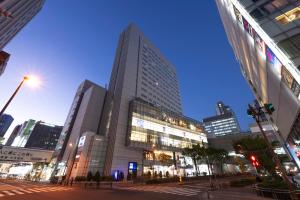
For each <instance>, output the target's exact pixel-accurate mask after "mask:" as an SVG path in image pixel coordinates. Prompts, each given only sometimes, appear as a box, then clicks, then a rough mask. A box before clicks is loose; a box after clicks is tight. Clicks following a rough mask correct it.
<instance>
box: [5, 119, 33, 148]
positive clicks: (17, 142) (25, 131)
mask: <svg viewBox="0 0 300 200" xmlns="http://www.w3.org/2000/svg"><path fill="white" fill-rule="evenodd" d="M35 122H36V121H35V120H33V119H29V120H28V121H25V122H24V123H23V124H22V126H21V128H20V130H19V132H18V135H17V136H16V137H15V139H14V141H13V142H12V144H11V146H14V147H24V146H25V144H26V142H27V140H28V138H29V136H30V134H31V131H32V130H33V128H34V125H35Z"/></svg>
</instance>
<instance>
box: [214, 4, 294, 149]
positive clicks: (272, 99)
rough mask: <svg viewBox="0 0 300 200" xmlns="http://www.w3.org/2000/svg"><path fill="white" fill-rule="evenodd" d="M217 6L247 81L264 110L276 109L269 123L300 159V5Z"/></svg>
mask: <svg viewBox="0 0 300 200" xmlns="http://www.w3.org/2000/svg"><path fill="white" fill-rule="evenodd" d="M216 3H217V6H218V9H219V12H220V16H221V18H222V21H223V25H224V28H225V31H226V34H227V37H228V40H229V42H230V44H231V46H232V48H233V51H234V54H235V56H236V58H237V60H238V62H239V63H240V66H241V71H242V74H243V76H244V77H245V79H246V80H247V81H248V83H249V86H250V87H251V89H252V91H253V94H254V95H255V97H256V99H257V101H258V102H259V103H260V105H263V104H264V103H272V104H273V105H274V108H275V112H274V113H273V114H272V116H270V119H269V120H270V121H271V122H272V123H273V125H274V126H275V130H278V131H277V132H278V133H279V135H280V137H281V138H283V139H284V140H285V141H288V143H289V144H292V145H288V146H290V147H295V149H294V150H293V151H296V152H299V155H300V148H299V144H300V134H299V131H298V130H299V129H300V115H299V111H300V96H299V94H300V84H299V83H300V72H299V69H300V68H299V67H300V29H299V27H300V15H299V12H300V11H299V10H300V1H299V0H216Z"/></svg>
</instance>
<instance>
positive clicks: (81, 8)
mask: <svg viewBox="0 0 300 200" xmlns="http://www.w3.org/2000/svg"><path fill="white" fill-rule="evenodd" d="M130 22H133V23H135V24H136V25H137V26H139V28H140V29H141V30H142V31H143V32H144V33H145V35H146V36H147V37H148V38H149V39H150V40H151V41H152V42H153V43H154V45H155V46H157V47H158V48H159V49H160V50H161V52H162V53H163V54H164V55H165V56H166V57H167V58H168V59H169V60H170V61H171V62H172V63H173V64H174V65H175V66H176V69H177V74H178V78H179V84H180V89H181V96H182V101H183V109H184V114H185V115H187V116H189V117H192V118H195V119H198V120H202V118H204V117H208V116H212V115H214V114H215V104H216V102H217V101H219V100H222V101H224V103H225V104H227V105H230V106H231V107H232V108H233V110H234V111H235V112H236V114H237V116H238V119H239V121H240V124H241V127H242V128H243V129H247V128H248V124H249V123H251V122H252V119H251V118H249V117H248V116H247V115H246V106H247V104H248V103H249V102H251V101H252V100H253V96H252V93H251V91H250V89H249V87H248V85H247V83H246V81H245V80H244V78H243V77H242V75H241V72H240V68H239V65H238V63H237V61H236V60H235V57H234V54H233V52H232V49H231V47H230V45H229V43H228V40H227V37H226V35H225V32H224V28H223V25H222V23H221V19H220V17H219V13H218V10H217V7H216V5H215V1H214V0H201V1H199V0H190V1H184V0H178V1H174V0H164V1H161V0H106V1H104V0H84V1H83V0H81V1H80V0H48V1H46V3H45V5H44V7H43V9H42V10H41V12H40V13H39V14H38V15H37V16H36V17H35V18H34V19H33V20H32V21H31V22H30V23H29V24H28V25H27V26H26V27H25V28H24V29H23V30H22V31H21V32H20V33H19V34H17V36H16V37H15V38H14V39H13V40H12V41H11V42H10V43H9V44H8V45H7V46H6V48H5V49H4V50H6V51H7V52H9V53H11V59H10V61H9V64H8V66H7V69H6V71H5V73H4V74H3V75H2V76H1V77H0V91H1V92H0V106H2V105H4V103H5V101H6V100H7V99H8V98H9V96H10V94H11V93H12V92H13V90H14V89H15V87H16V86H17V84H18V82H19V81H20V79H21V78H22V75H23V74H26V73H34V74H37V75H38V76H40V77H41V79H42V81H43V85H42V86H41V88H39V89H35V90H33V89H30V88H29V87H28V86H27V87H24V88H22V90H21V91H20V93H19V94H18V95H17V96H16V98H15V99H14V101H13V102H12V104H11V105H10V107H9V108H8V109H7V113H9V114H11V115H13V117H14V118H15V121H14V124H13V126H15V125H16V124H18V123H22V122H24V121H25V120H28V119H30V118H32V119H36V120H43V121H45V122H48V123H54V124H57V125H63V124H64V121H65V119H66V117H67V114H68V111H69V108H70V106H71V103H72V100H73V97H74V95H75V91H76V89H77V87H78V85H79V84H80V83H81V82H82V81H83V80H84V79H89V80H91V81H93V82H95V83H98V84H100V85H102V86H104V85H105V84H107V83H108V82H109V77H110V72H111V68H112V63H113V60H114V56H115V50H116V46H117V42H118V37H119V34H120V32H121V31H122V30H123V29H124V28H125V27H126V26H127V25H128V24H129V23H130ZM12 128H13V127H11V128H10V130H9V134H10V131H11V130H12ZM7 135H8V134H7ZM7 135H6V136H7Z"/></svg>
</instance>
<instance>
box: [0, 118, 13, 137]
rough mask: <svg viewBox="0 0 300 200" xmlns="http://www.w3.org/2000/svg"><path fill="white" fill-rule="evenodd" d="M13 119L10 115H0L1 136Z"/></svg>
mask: <svg viewBox="0 0 300 200" xmlns="http://www.w3.org/2000/svg"><path fill="white" fill-rule="evenodd" d="M13 121H14V118H13V117H12V116H11V115H7V114H3V115H1V116H0V137H3V136H4V135H5V133H6V131H7V129H8V128H9V127H10V125H11V123H12V122H13Z"/></svg>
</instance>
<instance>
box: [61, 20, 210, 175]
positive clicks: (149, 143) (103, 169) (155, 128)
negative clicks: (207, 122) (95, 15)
mask: <svg viewBox="0 0 300 200" xmlns="http://www.w3.org/2000/svg"><path fill="white" fill-rule="evenodd" d="M85 85H86V83H83V84H82V86H80V88H79V89H78V91H77V94H76V96H75V99H74V102H73V104H72V107H71V110H70V113H69V116H68V118H67V120H66V123H65V127H64V129H63V133H62V136H61V138H62V140H60V143H59V145H58V146H57V149H58V150H59V149H61V150H62V151H61V152H62V154H61V156H59V157H61V158H62V159H61V162H60V163H59V164H58V168H59V169H62V170H59V171H60V172H58V173H56V174H57V175H58V176H61V175H64V174H66V175H67V177H76V176H85V175H86V174H87V172H88V171H91V172H93V173H95V172H96V171H99V172H100V174H101V175H107V176H108V175H114V176H115V177H125V178H126V176H127V175H128V174H129V176H128V177H134V176H137V175H139V176H140V175H142V173H151V174H152V175H154V174H155V173H156V174H158V173H160V172H161V173H162V174H163V176H166V174H168V173H169V174H170V175H174V174H178V173H182V174H183V173H185V172H184V170H183V169H184V167H183V165H189V166H192V165H193V162H192V160H191V159H188V158H186V159H185V160H184V158H183V157H182V155H181V152H182V149H183V148H185V147H191V146H192V145H193V144H202V145H206V144H207V138H206V135H205V134H204V130H203V127H202V124H201V122H199V121H197V120H193V119H191V118H188V117H185V116H183V115H182V107H181V100H180V93H179V87H178V80H177V76H176V71H175V68H174V66H173V65H172V64H171V63H170V62H169V61H168V60H167V59H166V58H165V57H164V56H163V55H162V53H161V52H160V51H159V50H158V49H157V48H156V47H155V46H154V45H153V44H152V43H151V42H150V41H149V40H148V39H147V38H146V37H145V36H144V34H143V33H142V32H141V31H140V30H138V28H137V27H136V26H134V25H132V24H131V25H129V26H128V27H127V28H126V29H125V30H124V31H123V32H122V33H121V35H120V38H119V43H118V47H117V51H116V56H115V61H114V64H113V69H112V73H111V78H110V83H109V87H108V90H107V92H106V95H105V97H104V96H103V95H100V96H99V95H96V96H87V98H86V103H84V104H83V103H82V102H83V99H84V97H80V95H81V96H82V95H84V96H86V95H88V92H87V91H88V90H90V89H88V90H87V88H89V87H85ZM88 85H90V84H88ZM84 88H85V89H84ZM91 88H94V86H92V87H91ZM95 89H96V87H95ZM99 91H100V90H99ZM103 94H104V92H103ZM81 98H82V100H81ZM103 99H105V100H104V104H103V105H102V102H103V101H102V100H103ZM89 102H94V103H89ZM81 107H82V110H81ZM86 107H87V108H88V109H87V108H86ZM102 108H103V110H102ZM85 113H86V114H87V115H88V114H89V115H95V116H94V117H93V118H89V117H85ZM90 121H92V123H89V124H88V122H90ZM67 141H68V142H67ZM70 144H72V145H70ZM74 144H75V147H74ZM74 151H75V152H76V154H75V153H73V152H74ZM161 157H164V158H168V163H167V164H166V163H164V161H161ZM199 167H200V166H199ZM66 168H67V170H64V169H66ZM70 168H72V173H68V171H70ZM206 169H207V167H203V171H202V172H206V173H208V172H207V171H205V170H206ZM194 172H195V169H189V172H186V173H190V174H191V173H194ZM121 174H122V175H121Z"/></svg>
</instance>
